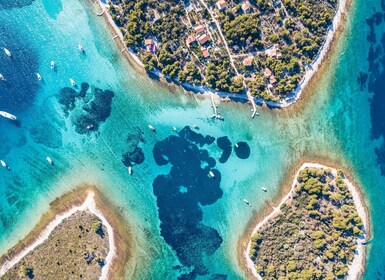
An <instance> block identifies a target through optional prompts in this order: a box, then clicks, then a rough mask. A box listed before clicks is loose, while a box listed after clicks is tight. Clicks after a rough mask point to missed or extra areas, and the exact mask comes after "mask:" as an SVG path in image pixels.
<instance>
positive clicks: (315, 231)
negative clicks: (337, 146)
mask: <svg viewBox="0 0 385 280" xmlns="http://www.w3.org/2000/svg"><path fill="white" fill-rule="evenodd" d="M335 176H336V177H334V175H333V174H332V173H331V170H323V169H315V168H305V169H304V170H302V171H301V172H300V174H299V176H298V178H297V184H296V186H295V189H294V191H293V197H292V199H290V200H289V201H286V203H285V204H283V205H282V207H281V214H280V215H279V216H277V217H275V218H273V219H272V220H270V221H269V222H268V223H267V224H265V225H263V226H262V228H261V229H260V230H259V231H258V232H257V234H256V235H255V236H254V237H253V238H252V246H251V250H250V258H251V259H252V260H253V262H254V263H255V266H256V269H257V272H258V273H259V274H260V275H261V276H262V277H263V278H264V279H328V280H329V279H330V280H331V279H340V278H341V279H342V278H344V277H345V276H346V274H347V272H348V265H349V264H351V262H352V260H353V258H354V250H355V249H356V244H357V237H358V236H359V235H362V234H363V231H362V228H363V223H362V220H361V218H360V217H359V215H358V213H357V210H356V208H355V205H354V202H353V199H352V196H351V194H350V192H349V190H348V187H347V185H346V184H345V182H344V180H343V179H342V177H341V176H340V173H338V174H336V175H335Z"/></svg>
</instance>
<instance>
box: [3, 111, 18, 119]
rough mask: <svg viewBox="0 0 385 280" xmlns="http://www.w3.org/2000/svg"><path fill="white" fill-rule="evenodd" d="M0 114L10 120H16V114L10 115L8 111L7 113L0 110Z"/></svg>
mask: <svg viewBox="0 0 385 280" xmlns="http://www.w3.org/2000/svg"><path fill="white" fill-rule="evenodd" d="M0 116H2V117H4V118H7V119H10V120H12V121H16V120H17V118H16V116H14V115H12V114H10V113H7V112H5V111H0Z"/></svg>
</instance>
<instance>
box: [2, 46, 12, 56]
mask: <svg viewBox="0 0 385 280" xmlns="http://www.w3.org/2000/svg"><path fill="white" fill-rule="evenodd" d="M3 50H4V52H5V54H6V55H7V56H9V57H11V56H12V54H11V52H10V51H9V50H7V49H6V48H3Z"/></svg>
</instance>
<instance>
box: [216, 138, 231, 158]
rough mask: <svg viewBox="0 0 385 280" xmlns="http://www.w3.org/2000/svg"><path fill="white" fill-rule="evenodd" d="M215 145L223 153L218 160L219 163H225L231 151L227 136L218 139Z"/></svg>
mask: <svg viewBox="0 0 385 280" xmlns="http://www.w3.org/2000/svg"><path fill="white" fill-rule="evenodd" d="M217 145H218V147H219V148H221V149H222V151H223V152H222V155H221V157H220V158H219V162H220V163H225V162H226V161H227V160H228V159H229V157H230V155H231V151H232V147H231V141H230V140H229V138H228V137H227V136H223V137H219V138H218V139H217Z"/></svg>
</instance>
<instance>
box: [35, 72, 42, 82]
mask: <svg viewBox="0 0 385 280" xmlns="http://www.w3.org/2000/svg"><path fill="white" fill-rule="evenodd" d="M36 77H37V79H38V80H39V81H41V79H42V78H41V75H40V74H39V73H36Z"/></svg>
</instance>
